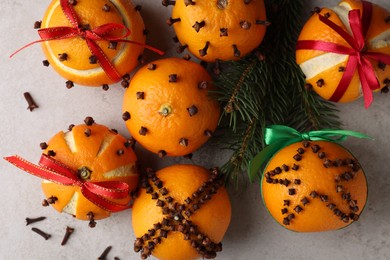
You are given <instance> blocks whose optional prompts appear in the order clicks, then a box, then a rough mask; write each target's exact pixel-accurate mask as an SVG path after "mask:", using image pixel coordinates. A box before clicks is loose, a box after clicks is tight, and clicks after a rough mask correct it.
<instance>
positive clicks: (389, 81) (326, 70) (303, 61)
mask: <svg viewBox="0 0 390 260" xmlns="http://www.w3.org/2000/svg"><path fill="white" fill-rule="evenodd" d="M355 9H359V10H360V11H361V13H362V2H361V1H360V0H345V1H341V2H340V3H339V5H338V6H336V7H333V8H322V9H321V11H320V13H319V14H321V15H323V16H328V17H329V18H328V19H329V20H331V21H332V22H334V23H335V24H337V25H338V26H340V27H341V28H342V29H343V30H344V31H346V32H348V33H349V34H351V32H350V26H349V21H348V12H349V11H350V10H355ZM372 12H373V13H372V20H371V24H370V26H369V29H368V32H367V35H366V39H365V42H366V47H365V48H366V51H373V52H379V53H383V54H390V42H389V41H387V40H386V39H388V37H389V36H390V23H388V22H386V18H387V17H389V16H390V13H389V12H388V11H386V10H385V9H384V8H382V7H380V6H378V5H375V4H373V10H372ZM319 14H317V13H315V14H314V15H313V16H312V17H311V18H310V19H309V20H308V21H307V23H306V24H305V26H304V27H303V29H302V31H301V34H300V36H299V39H298V40H299V41H300V40H316V41H324V42H331V43H336V44H339V45H343V46H346V47H348V48H351V46H350V45H349V44H348V43H347V42H346V41H345V40H344V39H343V38H342V37H341V36H340V35H338V34H337V33H336V32H335V31H334V30H333V29H331V28H330V27H328V26H327V25H325V24H324V23H322V22H321V21H320V20H319V19H318V15H319ZM348 57H349V56H348V55H344V54H335V53H330V52H329V53H328V52H324V51H318V50H297V52H296V59H297V63H298V64H299V65H300V67H301V69H302V70H303V72H304V73H305V75H306V81H307V83H309V84H311V85H312V86H313V89H314V90H315V91H316V92H317V93H318V94H319V95H320V96H321V97H323V98H325V99H330V98H331V97H332V95H333V93H334V92H335V90H336V88H337V86H338V84H339V82H340V80H341V78H342V76H343V73H344V68H346V66H347V60H348ZM371 63H372V66H373V68H374V70H375V74H376V76H377V78H378V81H379V84H380V88H383V87H384V86H389V85H390V78H389V75H390V67H389V66H381V65H380V64H379V63H378V62H377V61H371ZM379 90H380V89H378V90H377V91H379ZM361 95H362V89H361V83H360V78H359V74H358V71H357V70H356V72H355V74H354V76H353V78H352V81H351V83H350V84H349V87H348V89H347V90H346V92H345V93H344V95H343V96H342V97H341V99H340V100H339V102H350V101H354V100H356V99H357V98H359V97H360V96H361Z"/></svg>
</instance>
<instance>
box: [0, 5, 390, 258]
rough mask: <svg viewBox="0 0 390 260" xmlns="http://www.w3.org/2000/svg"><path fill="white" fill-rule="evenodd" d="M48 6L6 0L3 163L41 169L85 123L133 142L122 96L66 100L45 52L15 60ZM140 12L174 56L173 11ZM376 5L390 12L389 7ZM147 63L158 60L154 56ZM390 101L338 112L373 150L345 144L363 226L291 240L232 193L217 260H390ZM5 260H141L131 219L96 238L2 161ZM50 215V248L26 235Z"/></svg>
mask: <svg viewBox="0 0 390 260" xmlns="http://www.w3.org/2000/svg"><path fill="white" fill-rule="evenodd" d="M49 2H50V1H22V0H4V1H2V2H1V16H0V20H1V25H2V26H1V27H0V35H1V39H2V44H1V45H0V53H1V55H0V68H1V69H0V79H1V82H0V90H1V95H0V133H1V137H0V156H1V157H3V156H6V155H12V154H15V153H17V154H19V155H22V156H23V157H25V158H28V159H29V160H31V161H33V162H36V161H38V159H39V155H40V149H39V143H40V142H42V141H47V140H48V139H49V138H50V137H51V136H52V135H54V134H55V133H57V132H58V131H60V130H65V129H67V127H68V125H69V124H71V123H75V124H78V123H81V122H82V120H83V119H84V117H85V116H87V115H90V116H93V117H94V118H95V120H96V121H97V122H98V123H100V124H105V125H108V126H110V127H112V128H116V129H118V130H119V132H120V133H122V134H124V135H125V136H128V132H127V130H126V129H125V126H124V124H123V122H122V121H121V106H122V95H123V92H124V90H123V88H122V87H120V86H119V85H118V86H116V87H112V88H111V89H110V90H109V91H107V92H105V91H102V90H101V89H100V88H97V89H94V88H83V87H76V88H73V89H71V90H67V89H66V88H65V87H64V80H63V79H62V78H61V77H59V76H58V75H57V74H56V73H55V72H54V71H53V70H52V69H51V68H45V67H43V66H41V61H42V60H43V59H44V57H43V54H42V51H41V49H40V47H39V46H34V47H30V48H29V49H28V50H25V51H24V52H23V53H21V54H19V55H18V56H17V57H15V58H13V59H9V58H8V56H9V54H10V53H11V52H12V51H13V50H15V49H16V48H18V47H20V46H22V45H24V44H25V43H27V42H29V41H31V40H34V39H36V37H37V35H36V31H35V30H33V29H32V24H33V23H34V21H36V20H40V19H41V17H42V15H43V13H44V11H45V9H46V7H47V5H48V4H49ZM134 2H135V3H136V4H141V5H142V6H143V9H142V15H143V17H144V20H145V23H146V25H147V28H148V29H149V30H150V32H151V33H150V35H149V38H148V43H150V44H151V45H153V46H156V47H159V48H161V49H163V50H167V54H166V55H165V56H166V57H170V56H175V55H176V54H175V51H174V46H173V45H172V44H171V37H172V36H173V34H174V33H173V30H172V29H171V28H169V27H168V26H165V19H166V18H167V17H169V16H170V11H171V9H170V8H165V7H163V6H161V4H160V1H159V0H134ZM337 2H338V1H336V0H332V1H308V7H307V12H308V13H309V11H310V10H311V9H312V7H313V6H325V5H326V6H333V5H335V4H337ZM372 2H374V3H378V4H381V5H382V6H384V7H386V8H387V9H390V1H389V0H374V1H372ZM146 58H147V59H149V60H152V59H157V58H159V57H157V56H156V55H153V54H151V53H150V52H148V53H147V56H146ZM26 91H29V92H30V93H31V94H32V95H33V96H34V97H35V99H36V101H37V103H38V104H39V106H40V107H39V109H36V110H34V111H33V112H30V111H28V110H26V103H25V101H24V100H23V93H24V92H26ZM389 99H390V96H388V95H381V94H376V95H375V102H374V103H373V105H372V106H371V107H370V109H368V110H366V109H364V107H363V101H362V100H359V101H356V102H354V103H350V104H340V105H338V108H339V109H340V116H341V118H342V120H343V122H344V128H345V129H351V130H356V131H361V132H364V133H366V134H368V135H370V136H372V137H375V141H367V140H356V139H349V140H348V141H347V142H345V146H346V147H348V148H349V149H350V150H351V151H353V153H354V154H355V155H356V157H357V158H359V160H360V162H361V164H362V166H363V167H364V169H365V171H366V174H367V179H368V185H369V198H368V202H367V207H366V209H365V211H364V212H363V214H362V216H361V219H360V220H359V221H358V222H357V223H354V224H353V225H351V226H349V227H348V228H345V229H342V230H339V231H333V232H325V233H294V232H290V231H288V230H286V229H284V228H283V227H281V226H280V225H278V224H277V223H276V222H275V221H274V220H273V219H272V218H271V216H270V215H269V214H268V213H267V211H266V209H265V207H264V205H263V204H262V201H261V196H260V191H259V188H258V186H257V185H248V186H245V187H241V188H240V189H239V190H233V189H230V190H229V193H230V197H231V201H232V206H233V212H232V221H231V225H230V227H229V229H228V231H227V234H226V236H225V238H224V241H223V244H224V250H223V252H221V253H220V254H219V256H218V259H226V260H228V259H242V260H250V259H390V189H389V187H390V174H389V170H388V169H387V166H386V163H388V162H389V159H390V155H389V152H390V141H389V138H390V134H389V130H388V129H390V115H389V111H390V103H389ZM136 152H137V153H138V156H139V159H140V161H141V162H142V163H145V164H148V165H149V166H152V167H154V168H156V169H158V168H161V167H163V166H165V165H170V164H173V163H180V162H187V163H194V164H199V165H203V166H205V167H211V166H214V165H219V164H221V163H222V162H223V161H224V158H226V156H227V154H226V152H221V151H216V150H214V149H213V148H212V147H210V146H207V145H206V146H204V147H203V148H202V149H200V150H199V151H198V152H196V153H195V155H194V158H193V159H192V160H191V161H188V160H187V161H183V159H179V158H172V159H166V160H163V161H161V160H155V159H156V157H155V156H151V155H150V154H148V153H146V152H144V151H142V150H141V149H139V148H137V151H136ZM0 169H1V170H0V194H1V198H2V203H1V206H0V259H1V260H3V259H96V258H97V257H98V256H99V255H100V253H101V252H102V251H103V250H104V248H106V247H107V246H108V245H112V246H113V248H112V251H111V252H110V254H109V255H108V259H113V258H114V256H118V257H119V258H120V259H139V255H138V254H136V253H134V252H133V251H132V245H133V241H134V235H133V232H132V228H131V211H125V212H121V213H117V214H114V215H113V216H112V217H111V218H109V219H106V220H103V221H99V222H98V225H97V226H96V228H94V229H90V228H89V227H88V225H87V223H86V222H83V221H77V220H75V219H74V218H73V217H71V216H69V215H66V214H59V213H57V212H56V211H55V210H54V209H52V208H42V206H41V203H40V202H41V200H42V199H43V193H42V191H41V188H40V180H39V179H38V178H36V177H33V176H30V175H28V174H26V173H22V172H21V171H19V170H18V169H16V168H14V167H12V166H11V165H8V164H7V163H6V162H5V161H3V160H0ZM40 215H45V216H46V217H47V218H48V219H47V220H46V221H43V222H41V223H40V224H39V225H36V226H38V227H40V228H41V229H42V230H45V231H47V232H48V233H51V234H52V238H51V239H49V240H47V241H45V240H43V239H42V238H41V237H39V236H37V235H36V234H35V233H33V232H31V230H30V226H28V227H26V226H25V220H24V219H25V217H37V216H40ZM66 226H71V227H74V228H75V230H76V231H75V233H74V234H73V236H72V237H71V239H70V240H69V242H68V244H67V245H66V246H61V245H60V243H61V240H62V237H63V234H64V231H65V228H66Z"/></svg>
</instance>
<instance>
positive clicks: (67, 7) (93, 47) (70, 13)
mask: <svg viewBox="0 0 390 260" xmlns="http://www.w3.org/2000/svg"><path fill="white" fill-rule="evenodd" d="M60 4H61V8H62V11H63V12H64V14H65V16H66V17H67V18H68V20H69V21H70V23H71V24H72V25H73V27H67V26H59V27H51V28H43V29H39V30H38V34H39V36H40V37H41V40H37V41H34V42H31V43H29V44H27V45H25V46H23V47H22V48H20V49H18V50H17V51H15V52H14V53H13V54H11V56H10V57H11V58H12V57H13V56H14V55H15V54H17V53H18V52H20V51H21V50H23V49H25V48H27V47H29V46H31V45H33V44H35V43H39V42H44V41H51V40H62V39H67V38H73V37H76V36H80V37H81V38H83V39H85V41H86V43H87V46H88V48H89V50H90V51H91V53H92V54H93V55H95V56H96V58H97V60H98V62H99V65H100V66H101V67H102V69H103V70H104V71H105V73H106V74H107V76H108V77H109V78H110V79H111V80H113V81H114V82H117V81H119V80H121V75H120V74H119V72H118V71H117V70H116V68H115V67H114V65H113V64H112V63H111V61H110V60H109V58H108V57H107V56H106V54H105V53H104V52H103V50H102V49H101V48H100V47H99V45H97V43H96V41H100V40H104V41H116V42H125V43H131V44H136V45H141V46H143V47H144V48H146V49H149V50H152V51H154V52H156V53H158V54H160V55H163V54H164V52H162V51H160V50H158V49H156V48H153V47H151V46H148V45H146V44H143V43H139V42H135V41H130V40H126V37H128V36H129V35H130V33H131V32H130V30H129V28H127V27H126V26H124V25H123V24H116V23H108V24H103V25H101V26H99V27H96V28H94V29H91V30H89V29H85V28H83V27H82V25H80V23H79V19H78V16H77V14H76V12H75V10H74V9H73V6H72V5H71V4H69V2H68V0H60ZM118 31H122V35H120V36H116V35H115V34H114V32H118Z"/></svg>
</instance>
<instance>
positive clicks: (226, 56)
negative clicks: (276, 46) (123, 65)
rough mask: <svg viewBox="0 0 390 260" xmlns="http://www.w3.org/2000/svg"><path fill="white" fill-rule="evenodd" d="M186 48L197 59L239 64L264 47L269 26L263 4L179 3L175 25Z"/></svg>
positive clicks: (230, 1)
mask: <svg viewBox="0 0 390 260" xmlns="http://www.w3.org/2000/svg"><path fill="white" fill-rule="evenodd" d="M172 23H173V27H174V29H175V32H176V35H177V37H178V39H179V41H180V43H181V46H182V47H179V48H178V50H179V52H180V51H182V50H183V49H185V48H188V50H189V51H190V52H191V53H192V54H193V55H195V56H196V57H197V58H199V59H201V60H204V61H207V62H214V61H216V60H237V59H240V58H241V57H244V56H245V55H247V54H248V53H249V52H251V51H252V50H254V49H255V48H256V47H258V46H259V45H260V43H261V42H262V40H263V37H264V34H265V30H266V26H265V25H267V24H268V22H267V21H266V14H265V7H264V1H263V0H252V1H244V0H242V1H237V0H217V1H210V0H200V1H199V0H197V1H176V2H175V6H174V7H173V10H172V17H171V19H170V20H168V24H172Z"/></svg>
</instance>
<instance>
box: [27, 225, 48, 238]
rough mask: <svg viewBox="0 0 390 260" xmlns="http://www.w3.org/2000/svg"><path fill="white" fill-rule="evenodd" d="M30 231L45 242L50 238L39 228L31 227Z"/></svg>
mask: <svg viewBox="0 0 390 260" xmlns="http://www.w3.org/2000/svg"><path fill="white" fill-rule="evenodd" d="M31 230H32V231H34V232H35V233H37V234H38V235H40V236H42V237H43V238H44V239H45V240H48V239H49V238H50V237H51V235H50V234H47V233H45V232H43V231H42V230H40V229H39V228H35V227H33V228H31Z"/></svg>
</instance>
